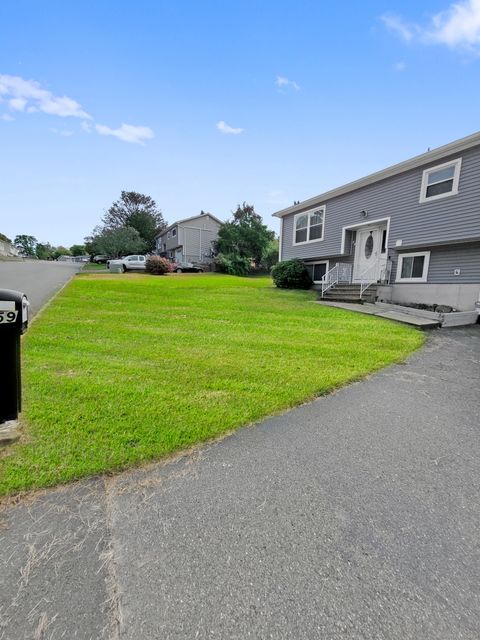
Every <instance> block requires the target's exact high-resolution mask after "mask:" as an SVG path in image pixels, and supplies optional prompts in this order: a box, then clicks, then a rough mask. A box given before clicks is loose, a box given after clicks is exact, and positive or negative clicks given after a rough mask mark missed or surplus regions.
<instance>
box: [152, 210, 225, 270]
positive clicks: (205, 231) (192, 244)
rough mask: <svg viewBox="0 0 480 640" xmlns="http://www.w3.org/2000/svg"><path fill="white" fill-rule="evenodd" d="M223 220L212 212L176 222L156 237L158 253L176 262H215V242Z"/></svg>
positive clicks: (206, 263) (203, 263) (204, 263)
mask: <svg viewBox="0 0 480 640" xmlns="http://www.w3.org/2000/svg"><path fill="white" fill-rule="evenodd" d="M221 224H222V221H221V220H219V219H218V218H216V217H215V216H213V215H212V214H211V213H204V212H203V211H202V213H200V215H198V216H192V217H190V218H184V219H183V220H178V221H177V222H174V223H173V224H171V225H170V226H169V227H167V228H166V229H164V230H163V231H162V232H161V233H159V234H158V235H157V237H156V248H157V253H158V254H159V255H161V256H163V257H165V258H168V259H169V260H174V261H175V262H195V263H198V264H202V265H210V264H212V262H213V242H215V240H216V239H217V237H218V230H219V229H220V225H221Z"/></svg>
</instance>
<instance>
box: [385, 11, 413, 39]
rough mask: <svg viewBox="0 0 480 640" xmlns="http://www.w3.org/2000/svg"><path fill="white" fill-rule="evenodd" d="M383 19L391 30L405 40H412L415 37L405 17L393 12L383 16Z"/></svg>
mask: <svg viewBox="0 0 480 640" xmlns="http://www.w3.org/2000/svg"><path fill="white" fill-rule="evenodd" d="M381 20H382V22H383V24H384V25H385V26H386V27H387V29H388V30H389V31H393V32H394V33H395V34H396V35H397V36H399V37H400V38H402V40H405V42H410V40H411V39H412V38H413V34H414V32H413V29H412V27H410V26H409V25H407V24H406V23H405V22H404V20H403V18H400V17H399V16H396V15H393V14H386V15H383V16H381Z"/></svg>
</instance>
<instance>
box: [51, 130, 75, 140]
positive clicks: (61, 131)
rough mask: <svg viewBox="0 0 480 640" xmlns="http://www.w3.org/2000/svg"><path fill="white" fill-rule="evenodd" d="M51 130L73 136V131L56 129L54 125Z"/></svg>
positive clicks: (62, 134)
mask: <svg viewBox="0 0 480 640" xmlns="http://www.w3.org/2000/svg"><path fill="white" fill-rule="evenodd" d="M50 131H51V132H52V133H56V134H58V135H59V136H64V137H66V138H68V137H70V136H73V131H68V130H66V129H56V128H55V127H53V128H52V129H50Z"/></svg>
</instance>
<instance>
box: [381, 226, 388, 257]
mask: <svg viewBox="0 0 480 640" xmlns="http://www.w3.org/2000/svg"><path fill="white" fill-rule="evenodd" d="M381 251H382V253H385V252H386V251H387V230H386V229H384V230H383V231H382V250H381Z"/></svg>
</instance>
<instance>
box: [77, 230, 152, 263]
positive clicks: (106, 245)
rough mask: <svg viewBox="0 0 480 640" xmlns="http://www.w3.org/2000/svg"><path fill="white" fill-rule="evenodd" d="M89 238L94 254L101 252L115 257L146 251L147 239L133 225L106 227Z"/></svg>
mask: <svg viewBox="0 0 480 640" xmlns="http://www.w3.org/2000/svg"><path fill="white" fill-rule="evenodd" d="M88 240H89V241H88V245H89V247H90V248H92V249H93V253H94V254H97V253H101V254H104V255H107V256H111V257H113V258H117V257H118V256H122V255H127V254H129V253H142V252H143V251H145V241H144V240H143V239H142V238H141V237H140V234H139V233H138V231H137V230H136V229H134V228H133V227H120V228H118V229H104V230H103V231H100V232H99V233H98V234H97V235H95V236H92V237H91V238H89V239H88Z"/></svg>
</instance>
